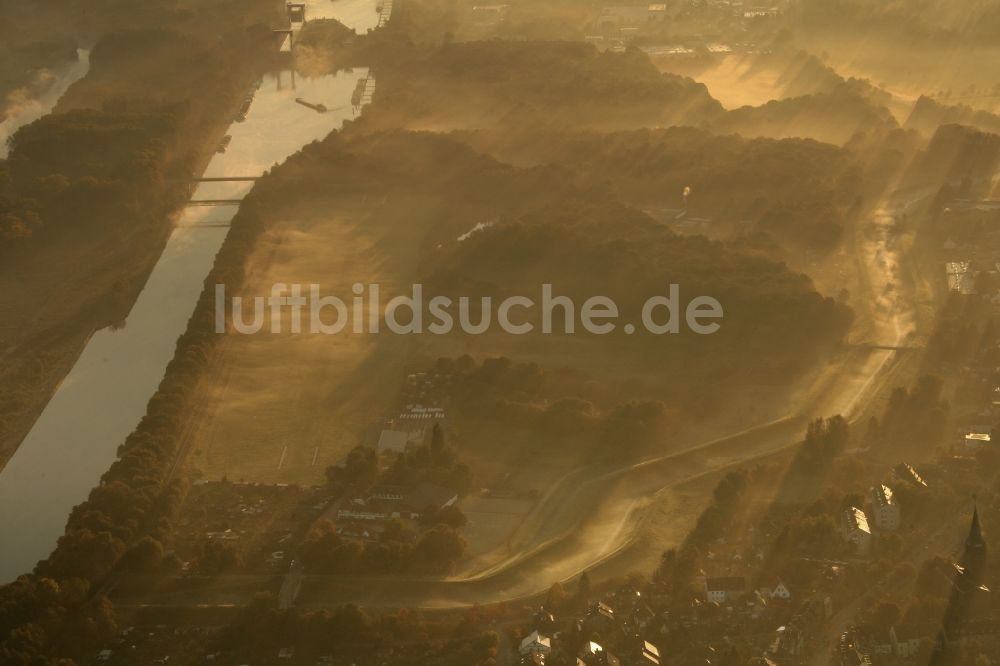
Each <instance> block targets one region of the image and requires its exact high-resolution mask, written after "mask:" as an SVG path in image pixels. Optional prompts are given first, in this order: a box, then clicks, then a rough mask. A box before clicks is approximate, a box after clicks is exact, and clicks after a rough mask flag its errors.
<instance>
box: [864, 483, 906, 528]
mask: <svg viewBox="0 0 1000 666" xmlns="http://www.w3.org/2000/svg"><path fill="white" fill-rule="evenodd" d="M870 494H871V498H872V517H873V518H874V519H875V527H877V528H879V529H880V530H885V531H886V532H893V531H895V530H898V529H899V525H900V519H901V515H900V510H899V502H897V501H896V496H895V495H893V493H892V489H891V488H889V486H886V485H884V484H879V485H877V486H874V487H873V488H872V489H871V491H870Z"/></svg>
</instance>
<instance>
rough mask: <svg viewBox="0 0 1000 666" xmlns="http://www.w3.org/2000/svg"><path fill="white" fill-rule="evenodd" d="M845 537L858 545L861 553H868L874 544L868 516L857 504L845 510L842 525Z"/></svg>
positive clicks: (842, 532) (841, 529) (841, 528)
mask: <svg viewBox="0 0 1000 666" xmlns="http://www.w3.org/2000/svg"><path fill="white" fill-rule="evenodd" d="M840 531H841V534H843V535H844V538H845V539H847V540H848V541H850V542H851V543H853V544H854V545H855V546H856V547H857V552H858V554H859V555H867V554H868V551H869V550H870V549H871V545H872V529H871V527H869V525H868V516H866V515H865V512H864V511H862V510H861V509H859V508H858V507H856V506H852V507H851V508H850V509H848V510H847V511H845V512H844V520H843V524H842V525H841V527H840Z"/></svg>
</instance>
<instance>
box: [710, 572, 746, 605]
mask: <svg viewBox="0 0 1000 666" xmlns="http://www.w3.org/2000/svg"><path fill="white" fill-rule="evenodd" d="M746 592H747V581H746V578H744V577H743V576H724V577H721V578H705V598H706V599H708V601H711V602H714V603H717V604H723V603H726V602H727V601H732V600H733V599H736V598H738V597H741V596H743V595H744V594H746Z"/></svg>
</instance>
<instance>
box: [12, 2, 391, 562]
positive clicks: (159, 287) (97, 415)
mask: <svg viewBox="0 0 1000 666" xmlns="http://www.w3.org/2000/svg"><path fill="white" fill-rule="evenodd" d="M311 4H317V5H318V4H321V3H319V2H315V3H311ZM326 4H328V5H333V4H334V3H330V2H329V1H328V0H326ZM336 4H337V5H341V4H343V5H345V7H346V5H351V6H354V7H355V9H356V10H357V11H358V12H359V13H358V17H361V16H364V17H366V19H370V16H369V15H374V16H375V21H376V22H377V17H378V12H377V11H376V8H375V2H374V0H367V2H366V3H364V4H367V5H368V12H361V10H360V9H357V5H360V4H362V3H360V2H355V3H340V2H338V3H336ZM345 7H341V9H344V8H345ZM311 18H317V15H316V14H313V15H312V16H311ZM337 18H338V20H341V21H342V22H344V23H345V24H346V25H349V26H350V27H352V28H354V29H355V30H357V31H359V32H362V31H367V29H368V27H367V26H368V22H366V21H360V20H359V22H357V23H355V24H352V23H350V22H349V21H350V17H348V16H340V17H337ZM367 76H368V70H367V69H365V68H355V69H352V70H342V71H340V72H337V73H336V74H331V75H326V76H319V77H313V78H310V77H303V76H294V77H293V74H292V72H291V71H290V70H286V71H282V72H276V73H273V74H268V75H267V76H265V77H264V78H263V79H262V80H261V81H260V85H259V86H258V87H257V88H256V89H255V90H254V91H252V92H253V101H252V102H251V103H250V105H249V108H248V109H247V111H246V115H245V118H244V119H242V120H240V121H234V122H233V123H232V125H231V127H230V128H229V130H228V135H229V136H230V137H231V138H230V139H229V141H228V144H227V145H226V148H225V151H224V152H220V153H217V154H216V155H215V156H214V158H213V159H212V160H211V161H210V163H209V165H208V167H207V168H206V170H205V173H204V176H205V177H246V176H260V175H261V174H263V173H264V172H265V171H266V170H267V169H269V168H271V167H272V166H274V165H276V164H278V163H280V162H282V161H284V160H285V159H286V158H287V157H288V156H290V155H292V154H293V153H295V152H297V151H298V150H299V149H301V148H302V147H303V146H304V145H306V144H308V143H310V142H312V141H315V140H318V139H322V138H323V137H325V136H326V135H328V134H329V133H330V132H331V131H334V130H336V129H339V128H340V127H341V126H342V125H343V123H344V121H346V120H349V119H351V118H352V117H354V116H355V115H356V114H357V113H358V112H359V109H356V108H354V107H352V104H351V95H352V93H353V92H354V90H355V87H356V86H357V84H358V81H359V80H361V79H365V78H367ZM297 98H298V99H302V100H305V101H308V102H309V103H311V104H314V105H322V106H325V107H326V108H327V111H326V112H325V113H320V112H317V111H316V110H315V109H313V108H309V107H308V106H305V105H302V104H300V103H297V102H296V99H297ZM54 103H55V102H53V105H54ZM252 186H253V183H252V182H205V183H200V184H198V186H197V187H196V188H195V190H194V192H193V194H192V197H191V198H192V200H207V199H210V200H220V199H224V200H235V201H238V200H240V199H242V198H243V197H244V196H246V194H247V192H249V190H250V189H251V188H252ZM237 209H238V203H237V204H227V205H222V206H188V207H186V208H185V209H184V210H183V211H182V212H180V213H179V215H178V219H177V222H176V227H175V229H174V231H173V233H172V234H171V236H170V238H169V240H168V241H167V244H166V247H165V248H164V251H163V253H162V255H161V257H160V259H159V260H158V262H157V264H156V266H155V267H154V269H153V271H152V273H151V274H150V276H149V279H148V280H147V282H146V284H145V286H144V288H143V291H142V293H141V294H140V296H139V298H138V300H137V301H136V303H135V304H134V306H133V308H132V310H131V312H130V313H129V314H128V316H127V318H126V320H125V323H124V326H121V327H117V328H106V329H103V330H100V331H97V332H96V333H95V334H94V335H93V336H92V337H91V338H90V340H89V341H88V343H87V345H86V347H85V348H84V350H83V352H82V354H81V355H80V357H79V359H78V360H77V362H76V364H75V365H74V366H73V368H72V370H71V371H70V372H69V374H68V375H67V376H66V378H65V379H64V381H63V382H62V383H61V384H60V386H59V387H58V389H57V390H56V392H55V393H54V395H53V396H52V398H51V399H50V401H49V403H48V404H47V405H46V407H45V409H44V411H43V412H42V414H41V415H40V416H39V418H38V420H37V421H36V423H35V425H34V427H33V428H32V430H31V432H30V433H29V434H28V436H27V437H26V438H25V440H24V441H23V442H22V443H21V445H20V447H19V448H18V450H17V452H16V453H15V454H14V456H13V457H12V458H11V459H10V461H9V462H8V463H7V466H6V467H5V468H4V469H3V470H2V471H0V507H3V510H2V511H0V543H2V544H4V547H3V548H2V549H0V582H6V581H10V580H13V579H14V578H16V577H17V576H18V575H20V574H22V573H25V572H28V571H30V570H31V569H32V568H33V567H34V565H35V563H36V562H37V561H38V560H40V559H42V558H44V557H46V556H47V555H48V554H49V553H50V552H51V551H52V549H53V548H54V546H55V544H56V541H57V539H58V538H59V536H61V535H62V533H63V531H64V529H65V525H66V519H67V517H68V516H69V513H70V511H71V510H72V508H73V507H74V506H75V505H77V504H79V503H80V502H82V501H83V500H84V499H86V497H87V495H88V493H89V492H90V490H91V489H92V488H93V487H94V486H96V485H97V484H98V483H99V481H100V478H101V475H102V474H103V473H104V472H105V471H106V470H107V469H108V468H109V467H110V466H111V463H112V462H114V460H115V458H116V457H117V448H118V446H119V445H120V444H121V443H122V442H124V441H125V438H126V437H127V436H128V435H129V433H131V432H132V430H134V429H135V427H136V425H137V424H138V423H139V420H140V419H141V418H142V416H143V415H144V414H145V412H146V405H147V402H148V401H149V399H150V398H151V397H152V396H153V394H154V392H155V391H156V388H157V386H158V385H159V383H160V381H161V379H162V377H163V373H164V370H165V369H166V366H167V364H168V363H169V362H170V359H171V358H172V357H173V354H174V347H175V345H176V342H177V338H178V337H179V336H180V335H181V334H182V333H183V332H184V330H185V328H186V326H187V322H188V319H189V318H190V316H191V313H192V312H193V311H194V306H195V303H196V302H197V300H198V296H199V294H200V293H201V290H202V288H203V282H204V279H205V276H206V275H208V273H209V271H210V270H211V267H212V264H213V262H214V259H215V255H216V253H217V252H218V250H219V248H220V247H221V246H222V243H223V241H224V240H225V237H226V234H227V232H228V223H229V221H230V220H231V219H232V218H233V216H234V215H235V214H236V211H237Z"/></svg>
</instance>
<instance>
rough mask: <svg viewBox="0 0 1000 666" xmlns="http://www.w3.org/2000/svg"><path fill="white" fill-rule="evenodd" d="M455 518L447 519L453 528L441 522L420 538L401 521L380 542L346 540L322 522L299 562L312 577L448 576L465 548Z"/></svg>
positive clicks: (304, 545)
mask: <svg viewBox="0 0 1000 666" xmlns="http://www.w3.org/2000/svg"><path fill="white" fill-rule="evenodd" d="M453 518H454V517H452V519H451V520H449V519H448V517H444V519H445V520H448V521H449V522H450V523H452V524H445V523H444V522H439V523H437V524H435V525H433V526H432V527H430V528H429V529H427V530H426V531H424V532H422V533H421V534H419V535H417V534H416V533H415V532H414V531H413V530H411V529H409V528H407V527H406V526H405V525H403V524H402V523H401V522H400V521H391V522H389V523H388V524H386V525H385V527H384V531H383V532H382V534H381V536H380V538H379V539H378V540H377V541H358V540H355V539H350V538H343V537H341V536H339V535H338V534H337V532H336V528H335V527H334V525H333V523H331V522H330V521H328V520H325V519H323V520H320V521H319V522H318V523H317V524H316V525H315V526H313V529H312V530H311V531H310V533H309V536H308V537H307V538H306V540H305V541H304V542H303V543H302V544H301V545H300V546H299V558H300V559H301V561H302V564H303V565H304V566H305V567H306V570H307V571H310V572H313V573H326V574H351V573H444V572H448V571H450V570H451V568H452V567H453V566H454V565H455V563H456V562H458V561H459V560H460V559H461V558H462V556H463V555H464V554H465V548H466V544H465V539H464V538H463V537H462V534H461V531H460V529H459V527H456V526H454V522H456V521H455V520H454V519H453ZM459 522H460V521H459Z"/></svg>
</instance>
